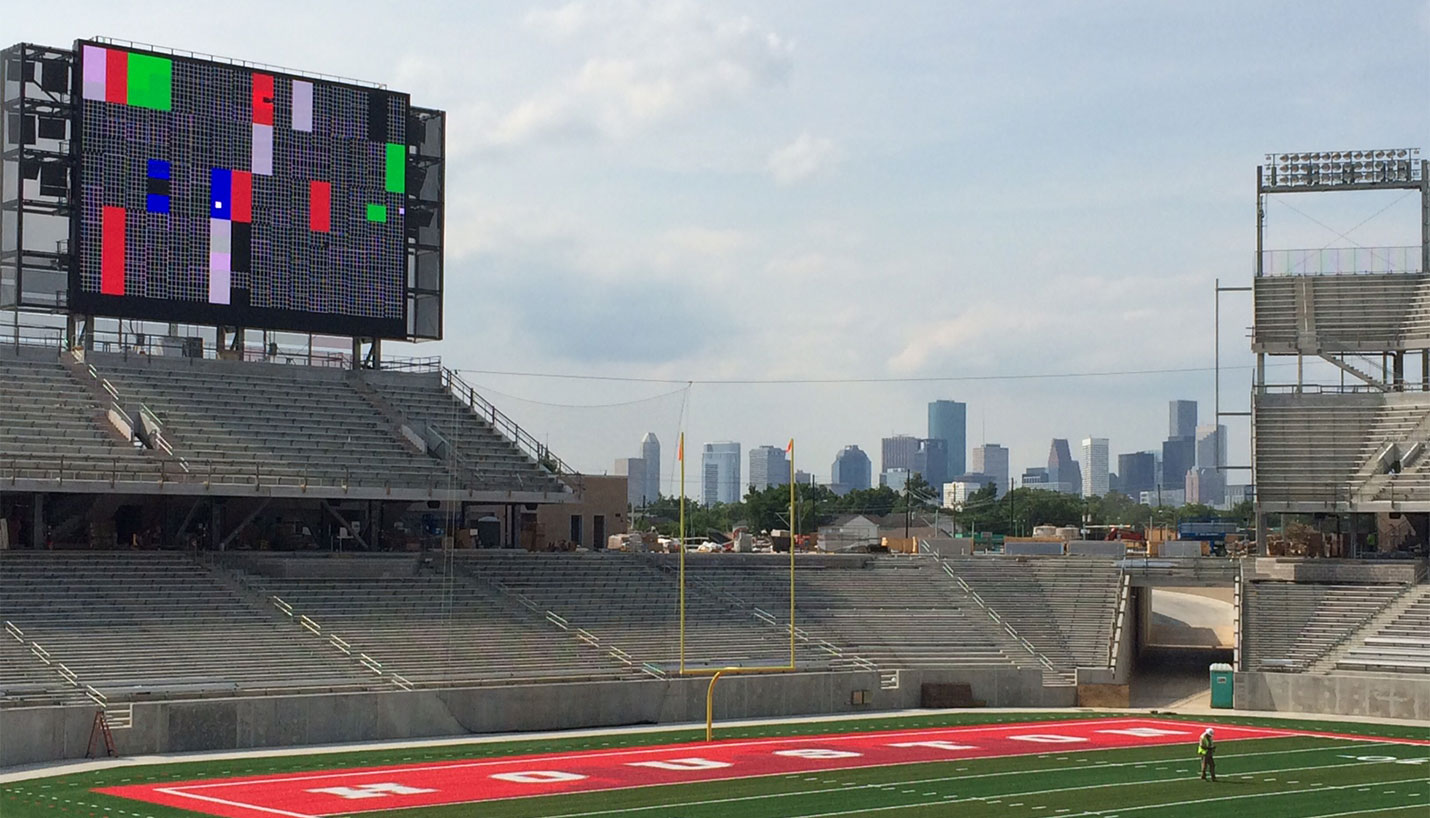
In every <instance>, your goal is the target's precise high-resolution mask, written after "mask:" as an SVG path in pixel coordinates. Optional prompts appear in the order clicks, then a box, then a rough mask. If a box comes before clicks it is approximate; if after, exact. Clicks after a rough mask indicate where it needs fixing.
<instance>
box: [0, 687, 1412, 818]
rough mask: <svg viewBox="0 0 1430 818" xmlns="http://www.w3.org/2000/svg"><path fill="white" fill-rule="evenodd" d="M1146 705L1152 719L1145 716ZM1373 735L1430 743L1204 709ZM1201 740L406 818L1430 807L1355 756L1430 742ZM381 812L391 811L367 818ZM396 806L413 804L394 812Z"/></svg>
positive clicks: (557, 744)
mask: <svg viewBox="0 0 1430 818" xmlns="http://www.w3.org/2000/svg"><path fill="white" fill-rule="evenodd" d="M1144 715H1145V714H1144ZM1086 717H1087V716H1086V715H1084V714H1071V715H1070V714H1067V713H1058V714H1045V713H1017V714H979V713H960V714H931V715H917V716H913V717H899V718H876V719H867V720H858V721H826V722H811V723H806V724H783V725H770V726H762V727H746V728H726V729H722V730H720V731H719V732H718V737H720V738H742V737H762V736H778V735H792V734H801V735H813V734H819V733H845V732H858V731H867V730H888V729H895V728H910V727H925V726H944V725H963V724H979V723H999V722H1011V721H1018V722H1021V721H1037V720H1042V719H1067V718H1086ZM1195 721H1198V722H1218V723H1236V724H1255V725H1263V726H1278V727H1287V728H1295V729H1304V730H1325V731H1329V732H1337V733H1347V734H1359V735H1366V736H1371V737H1383V738H1426V737H1427V735H1430V729H1427V728H1415V727H1391V726H1383V725H1356V724H1347V723H1340V722H1299V721H1289V720H1282V719H1248V718H1243V717H1235V716H1227V717H1212V718H1203V717H1198V718H1196V719H1195ZM701 737H702V732H701V731H692V730H676V731H662V732H659V733H642V734H620V735H610V736H599V737H576V738H569V739H556V740H549V739H548V740H526V741H521V740H516V741H504V742H493V743H485V744H468V745H458V746H444V747H429V748H420V749H402V750H384V751H369V752H363V753H331V754H322V755H308V756H287V757H255V758H246V759H240V760H231V761H207V762H189V763H181V764H167V765H156V766H145V767H123V768H117V769H111V770H105V771H102V772H95V773H87V774H76V775H64V776H54V777H50V778H43V779H36V780H31V781H25V782H18V783H15V784H11V785H4V786H0V816H3V818H38V816H42V815H43V816H85V817H87V818H99V817H102V816H115V818H136V816H138V817H139V818H147V817H148V816H152V818H172V817H174V816H185V815H193V814H194V813H190V812H186V811H183V810H177V809H173V808H168V807H161V806H157V805H148V804H141V803H139V802H134V801H129V800H127V799H120V798H114V797H110V796H105V795H100V794H98V793H93V792H90V790H91V789H92V788H94V787H103V786H110V785H115V784H126V783H143V782H150V781H175V780H188V779H196V778H210V777H224V776H238V775H257V774H268V773H282V772H296V771H301V770H315V769H332V768H335V767H353V766H377V765H383V764H404V763H421V762H426V761H438V760H449V759H469V758H482V757H493V756H507V755H516V754H523V753H544V752H569V751H575V750H586V749H605V748H613V747H630V746H640V745H655V744H664V743H672V742H682V741H694V740H698V739H700V738H701ZM1189 750H1190V748H1189V747H1185V746H1166V747H1144V748H1129V749H1119V750H1095V751H1083V752H1052V753H1045V754H1042V755H1031V756H1016V757H1005V758H993V759H981V760H963V761H953V762H937V763H921V764H903V765H897V766H888V767H873V768H868V769H861V770H832V771H828V772H819V773H812V774H800V775H777V776H764V777H757V778H744V779H736V780H730V781H721V782H708V783H699V784H681V785H670V786H662V787H642V788H634V789H628V790H618V791H606V792H597V793H580V794H572V795H556V796H546V797H540V798H520V799H511V800H507V801H498V802H485V803H482V804H479V805H473V804H457V805H450V806H441V807H421V808H411V809H404V810H401V811H400V815H401V816H402V818H466V816H472V815H481V816H483V818H487V817H488V816H490V818H536V817H537V816H567V817H568V818H586V816H592V817H593V818H594V816H632V818H656V817H657V816H660V817H662V818H664V817H665V816H670V818H674V816H680V818H702V817H703V816H709V817H710V818H714V816H730V815H738V816H742V818H743V816H748V817H749V818H776V817H777V816H778V817H779V818H816V817H818V818H834V816H842V815H850V816H875V817H876V818H877V816H885V815H887V816H900V817H901V818H902V816H931V815H958V816H971V818H979V816H1004V815H1025V816H1053V817H1054V818H1069V817H1070V816H1091V815H1098V816H1101V817H1102V818H1111V817H1112V816H1114V815H1126V816H1130V818H1143V816H1178V818H1180V816H1190V818H1196V816H1213V815H1215V816H1218V818H1225V816H1228V815H1233V816H1236V815H1243V814H1244V815H1247V816H1254V818H1282V816H1284V818H1313V816H1326V817H1327V818H1329V816H1337V818H1340V816H1347V817H1348V816H1352V815H1355V816H1360V815H1366V816H1372V818H1378V817H1379V816H1397V815H1415V816H1418V818H1426V816H1430V764H1418V765H1410V764H1396V763H1391V762H1386V761H1361V760H1358V759H1356V758H1346V757H1343V756H1378V755H1386V756H1394V757H1396V758H1399V759H1425V758H1430V747H1424V746H1420V747H1415V746H1405V745H1399V746H1392V745H1387V744H1379V745H1377V744H1371V743H1367V742H1352V741H1345V740H1339V739H1323V738H1314V737H1293V738H1278V739H1248V740H1240V741H1228V742H1224V743H1223V746H1222V751H1221V752H1220V753H1219V754H1218V773H1219V775H1220V777H1221V778H1222V780H1221V781H1219V782H1217V783H1216V784H1212V783H1210V782H1202V781H1200V780H1198V779H1197V778H1196V769H1195V766H1196V757H1195V755H1194V754H1193V753H1192V752H1189ZM367 814H368V815H374V816H375V815H379V813H367ZM392 814H393V815H397V814H398V812H397V811H394V812H393V813H392Z"/></svg>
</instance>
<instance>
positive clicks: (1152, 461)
mask: <svg viewBox="0 0 1430 818" xmlns="http://www.w3.org/2000/svg"><path fill="white" fill-rule="evenodd" d="M1117 474H1118V475H1119V476H1120V477H1121V478H1122V486H1121V491H1122V493H1123V494H1126V495H1128V496H1129V497H1132V498H1134V499H1135V498H1137V497H1140V496H1141V495H1142V492H1144V491H1152V490H1153V489H1155V488H1157V456H1156V455H1154V454H1152V453H1151V452H1133V453H1131V454H1119V455H1118V456H1117Z"/></svg>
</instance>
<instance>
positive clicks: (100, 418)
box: [0, 348, 161, 481]
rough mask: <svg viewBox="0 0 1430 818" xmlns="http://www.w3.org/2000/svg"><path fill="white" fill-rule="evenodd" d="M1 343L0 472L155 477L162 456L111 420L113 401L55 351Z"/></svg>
mask: <svg viewBox="0 0 1430 818" xmlns="http://www.w3.org/2000/svg"><path fill="white" fill-rule="evenodd" d="M40 352H42V351H38V350H29V349H21V350H19V351H18V352H17V351H15V350H13V349H10V348H3V349H0V474H3V475H7V476H8V475H15V476H19V477H34V478H43V479H47V480H48V479H54V480H61V479H64V480H96V481H110V480H118V481H127V480H136V479H137V480H153V479H154V478H155V477H156V476H157V475H158V474H159V473H160V469H161V466H160V462H159V460H158V459H156V458H155V457H153V456H151V454H150V453H149V452H148V451H147V450H144V449H142V448H140V449H136V448H135V447H134V445H132V444H131V443H129V442H127V441H126V440H125V439H124V437H123V435H121V434H120V433H118V432H117V431H116V430H115V428H114V427H113V426H112V425H110V423H109V421H108V420H107V417H106V416H107V412H108V408H107V407H106V406H104V405H103V404H101V403H100V402H99V401H98V400H97V399H96V397H95V396H94V394H93V393H92V392H91V391H90V390H89V389H88V388H87V387H86V386H85V385H84V384H83V383H81V382H80V381H79V380H78V379H77V376H76V374H74V373H73V372H71V371H70V369H69V368H67V367H66V366H65V365H64V364H63V363H62V362H61V361H60V360H59V359H58V358H57V357H56V355H55V354H54V353H53V352H50V351H43V354H38V353H40Z"/></svg>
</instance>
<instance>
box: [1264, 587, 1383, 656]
mask: <svg viewBox="0 0 1430 818" xmlns="http://www.w3.org/2000/svg"><path fill="white" fill-rule="evenodd" d="M1403 590H1404V588H1403V586H1399V585H1330V584H1315V583H1292V582H1248V583H1246V585H1245V587H1244V590H1243V598H1242V617H1241V652H1242V658H1241V663H1242V667H1243V668H1245V669H1247V670H1268V671H1282V672H1302V671H1305V670H1307V669H1308V668H1309V667H1310V666H1311V664H1312V663H1314V662H1315V661H1316V660H1317V659H1319V658H1320V657H1322V656H1324V655H1325V654H1326V653H1327V652H1328V651H1330V650H1331V649H1333V648H1334V647H1336V645H1338V644H1339V643H1340V642H1341V641H1342V640H1344V639H1345V638H1347V637H1348V636H1350V635H1351V634H1353V633H1355V631H1356V630H1357V629H1358V628H1360V627H1361V626H1363V625H1365V624H1366V623H1367V622H1368V621H1370V619H1371V618H1372V617H1374V616H1375V615H1376V614H1377V613H1379V612H1380V611H1381V610H1382V609H1383V608H1385V606H1386V605H1388V604H1390V603H1391V601H1393V600H1394V599H1395V597H1396V596H1397V595H1398V594H1399V593H1401V592H1402V591H1403Z"/></svg>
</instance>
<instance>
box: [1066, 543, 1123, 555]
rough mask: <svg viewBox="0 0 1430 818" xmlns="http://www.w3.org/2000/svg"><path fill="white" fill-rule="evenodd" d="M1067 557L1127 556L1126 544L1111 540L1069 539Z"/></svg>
mask: <svg viewBox="0 0 1430 818" xmlns="http://www.w3.org/2000/svg"><path fill="white" fill-rule="evenodd" d="M1068 556H1069V557H1114V558H1118V559H1121V558H1122V557H1125V556H1127V544H1126V543H1123V542H1119V541H1116V540H1113V541H1111V542H1108V541H1106V540H1071V541H1069V542H1068Z"/></svg>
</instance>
